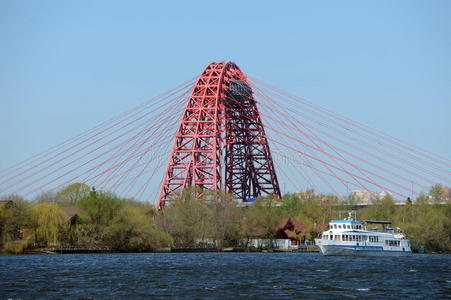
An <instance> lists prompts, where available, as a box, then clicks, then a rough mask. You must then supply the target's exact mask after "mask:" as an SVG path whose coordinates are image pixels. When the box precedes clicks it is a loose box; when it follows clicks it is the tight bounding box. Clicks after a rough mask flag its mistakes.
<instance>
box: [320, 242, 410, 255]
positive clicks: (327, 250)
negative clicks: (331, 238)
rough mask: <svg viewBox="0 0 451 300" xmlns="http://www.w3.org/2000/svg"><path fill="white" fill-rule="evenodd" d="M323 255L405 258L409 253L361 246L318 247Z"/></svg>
mask: <svg viewBox="0 0 451 300" xmlns="http://www.w3.org/2000/svg"><path fill="white" fill-rule="evenodd" d="M317 246H318V247H319V249H320V251H321V253H322V254H323V255H336V256H338V255H342V256H406V255H410V254H411V252H410V251H393V250H383V249H376V248H377V247H363V246H360V247H359V246H340V245H321V244H320V245H318V244H317Z"/></svg>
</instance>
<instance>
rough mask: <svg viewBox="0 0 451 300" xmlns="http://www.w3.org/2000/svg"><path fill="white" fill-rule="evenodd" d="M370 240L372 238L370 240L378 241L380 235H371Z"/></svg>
mask: <svg viewBox="0 0 451 300" xmlns="http://www.w3.org/2000/svg"><path fill="white" fill-rule="evenodd" d="M369 240H370V242H373V243H378V242H379V237H378V236H374V235H370V236H369Z"/></svg>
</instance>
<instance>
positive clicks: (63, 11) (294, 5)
mask: <svg viewBox="0 0 451 300" xmlns="http://www.w3.org/2000/svg"><path fill="white" fill-rule="evenodd" d="M0 41H1V43H0V45H1V46H0V103H1V109H0V136H1V144H2V147H0V169H2V168H4V167H7V166H9V165H11V164H13V163H14V162H19V161H20V160H22V159H25V158H27V157H29V156H31V155H33V154H35V153H37V152H39V151H41V150H44V149H47V148H49V147H50V146H53V145H55V144H57V143H59V142H60V141H62V140H65V139H66V138H68V137H71V136H74V135H76V134H78V133H80V132H82V131H84V130H85V129H88V128H90V127H93V126H94V125H96V124H98V123H100V122H101V121H103V120H106V119H108V118H109V117H111V116H113V115H116V114H118V113H120V112H122V111H124V110H127V109H128V108H130V107H132V106H134V105H136V104H138V103H141V102H143V101H145V100H147V99H149V98H151V97H152V96H155V95H157V94H159V93H161V92H164V91H166V90H168V89H170V88H172V87H174V86H176V85H177V84H179V83H181V82H182V81H185V80H188V79H190V78H192V77H193V76H195V75H197V74H198V73H200V71H201V70H202V68H203V67H204V66H205V65H207V64H208V63H209V62H211V61H218V60H231V61H234V62H236V63H237V64H238V65H239V66H240V67H241V69H242V70H243V71H244V72H245V73H248V74H250V75H252V76H254V77H257V78H259V79H262V80H265V81H267V82H269V83H271V84H273V85H275V86H278V87H280V88H282V89H284V90H287V91H289V92H291V93H293V94H296V95H299V96H302V97H304V98H307V99H309V100H310V101H313V102H315V103H316V104H319V105H321V106H323V107H326V108H329V109H331V110H333V111H335V112H338V113H340V114H343V115H345V116H347V117H350V118H351V119H354V120H356V121H360V122H362V123H364V124H366V125H368V126H370V127H372V128H376V129H379V130H381V131H383V132H385V133H388V134H390V135H392V136H395V137H398V138H400V139H401V140H404V141H408V142H409V143H411V144H414V145H417V146H420V147H422V148H425V149H428V150H430V151H432V152H435V153H438V154H440V155H442V156H445V157H448V158H451V156H450V153H451V137H450V131H451V125H450V115H451V2H450V1H309V2H306V1H279V2H275V1H8V0H3V1H1V2H0Z"/></svg>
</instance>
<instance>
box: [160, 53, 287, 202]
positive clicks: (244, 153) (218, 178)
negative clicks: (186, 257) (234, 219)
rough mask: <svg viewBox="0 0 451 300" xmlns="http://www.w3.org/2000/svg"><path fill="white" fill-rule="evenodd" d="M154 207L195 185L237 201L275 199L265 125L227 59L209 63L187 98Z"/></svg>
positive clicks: (248, 89)
mask: <svg viewBox="0 0 451 300" xmlns="http://www.w3.org/2000/svg"><path fill="white" fill-rule="evenodd" d="M163 176H164V177H163V181H162V184H161V188H160V194H159V196H158V199H157V203H156V206H157V207H159V208H161V207H164V206H165V204H167V203H168V202H172V201H177V200H178V198H179V197H180V192H181V191H182V190H183V189H184V188H186V187H191V186H197V187H199V188H200V190H201V192H200V193H199V195H198V197H202V196H203V191H205V190H225V191H227V192H230V193H232V194H233V196H234V197H235V198H236V199H241V200H242V201H247V200H248V199H249V198H254V197H258V196H260V195H265V194H274V196H276V197H280V188H279V183H278V181H277V176H276V172H275V169H274V163H273V160H272V157H271V151H270V149H269V144H268V140H267V138H266V134H265V129H264V126H263V123H262V121H261V117H260V113H259V111H258V109H257V105H256V101H255V100H254V97H253V92H252V88H251V87H250V85H249V84H248V81H247V79H246V76H245V75H244V74H243V73H242V72H241V70H240V69H239V68H238V66H237V65H236V64H235V63H232V62H213V63H211V64H209V65H208V66H207V67H206V68H205V69H204V70H203V72H202V73H201V75H200V76H199V78H198V79H197V81H196V83H195V84H194V86H193V89H192V92H191V95H190V96H189V97H188V99H187V103H186V106H185V110H184V112H183V115H182V119H181V121H180V125H179V127H178V130H177V133H176V135H175V138H174V143H173V147H172V150H171V153H170V156H169V160H168V164H167V167H166V172H165V173H164V175H163Z"/></svg>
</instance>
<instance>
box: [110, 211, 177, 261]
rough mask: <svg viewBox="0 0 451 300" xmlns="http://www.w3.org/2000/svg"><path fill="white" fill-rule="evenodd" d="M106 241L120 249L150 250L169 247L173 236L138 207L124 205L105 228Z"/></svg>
mask: <svg viewBox="0 0 451 300" xmlns="http://www.w3.org/2000/svg"><path fill="white" fill-rule="evenodd" d="M105 242H106V243H107V244H109V245H111V246H112V247H113V249H116V250H119V251H138V252H139V251H150V250H153V249H156V248H162V247H168V246H170V245H171V244H172V238H171V236H170V235H169V234H167V233H166V232H163V231H161V230H160V229H159V228H157V227H156V226H155V225H154V224H152V220H151V218H150V217H149V215H146V214H145V212H144V211H143V210H141V209H139V208H138V207H133V206H129V207H124V208H122V209H121V211H120V212H119V214H118V215H117V216H116V217H115V219H114V220H113V222H112V223H111V225H109V226H108V227H107V228H105Z"/></svg>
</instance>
